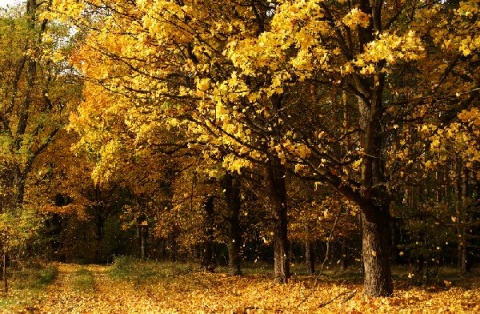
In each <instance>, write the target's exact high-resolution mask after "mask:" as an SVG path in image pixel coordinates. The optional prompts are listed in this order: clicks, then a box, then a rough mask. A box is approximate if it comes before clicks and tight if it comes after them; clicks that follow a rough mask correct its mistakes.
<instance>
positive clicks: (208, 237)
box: [0, 0, 480, 296]
mask: <svg viewBox="0 0 480 314" xmlns="http://www.w3.org/2000/svg"><path fill="white" fill-rule="evenodd" d="M479 12H480V3H479V1H477V0H474V1H414V0H405V1H400V0H399V1H364V0H358V1H313V0H304V1H222V5H218V3H217V2H216V1H149V0H145V1H108V0H103V1H101V0H92V1H67V0H64V1H60V0H54V1H42V2H39V1H34V0H28V1H26V2H25V4H24V5H22V6H18V7H11V8H9V9H2V11H1V16H0V45H1V48H0V54H2V56H1V57H0V67H1V75H0V80H1V81H2V85H1V90H0V92H1V100H0V107H1V108H0V146H1V150H0V170H1V176H0V186H1V190H0V191H1V192H0V215H1V219H0V236H1V242H0V243H1V246H0V249H1V252H2V256H3V260H4V263H3V264H2V265H3V266H2V269H3V276H4V279H6V278H7V275H6V270H7V267H8V266H10V265H11V266H12V267H15V265H18V263H21V262H22V261H26V260H32V259H40V260H45V261H61V262H75V263H110V262H112V261H113V260H114V258H115V257H116V256H121V255H133V256H138V257H140V258H148V259H153V260H171V261H195V262H198V263H199V264H200V265H201V266H202V268H203V269H204V270H206V271H214V270H215V268H216V267H218V266H221V265H228V267H229V270H230V272H231V273H232V274H236V275H238V274H241V273H242V264H245V263H247V264H248V263H251V262H265V263H267V264H271V265H273V271H272V272H273V278H274V279H275V281H276V282H278V283H287V282H288V280H289V278H290V277H291V271H290V267H291V265H292V264H294V263H305V264H306V265H308V267H307V269H308V271H309V272H311V273H313V272H315V265H317V266H318V265H319V264H322V267H323V266H325V265H327V266H329V267H340V268H341V269H346V268H347V267H356V269H358V270H359V271H361V272H362V273H363V274H364V291H365V294H366V295H368V296H390V295H392V293H393V279H392V272H391V265H392V264H393V265H407V266H408V267H410V268H409V269H410V270H411V271H410V273H411V274H416V276H417V277H416V278H421V279H420V280H427V279H428V278H429V277H431V275H432V273H435V272H436V271H438V269H440V267H442V266H452V267H457V268H458V269H459V270H460V271H461V272H464V273H466V272H469V271H470V270H471V269H472V267H473V266H475V264H476V263H478V262H479V259H480V256H478V236H479V231H480V229H479V220H478V219H479V206H480V198H479V195H478V191H479V190H480V189H479V179H480V176H479V171H478V165H479V163H478V162H479V158H480V154H479V139H480V130H479V126H480V112H479V92H480V84H479V79H480V76H479V74H480V73H479V60H478V50H479V48H480V35H479V34H480V32H479V28H480V24H479V22H478V16H479Z"/></svg>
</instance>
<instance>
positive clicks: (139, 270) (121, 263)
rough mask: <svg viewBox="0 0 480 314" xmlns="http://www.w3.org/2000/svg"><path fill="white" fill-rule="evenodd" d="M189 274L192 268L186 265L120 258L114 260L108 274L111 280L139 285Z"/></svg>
mask: <svg viewBox="0 0 480 314" xmlns="http://www.w3.org/2000/svg"><path fill="white" fill-rule="evenodd" d="M191 272H192V267H191V266H190V265H188V264H180V263H174V262H152V261H142V260H139V259H136V258H133V257H128V256H120V257H117V258H115V261H114V262H113V265H112V266H111V267H110V268H109V271H108V274H109V276H110V277H111V278H112V279H115V280H123V281H132V282H134V283H135V284H139V285H140V284H145V283H154V282H158V281H159V280H162V279H168V278H171V279H173V278H175V277H178V276H180V275H185V274H188V273H191Z"/></svg>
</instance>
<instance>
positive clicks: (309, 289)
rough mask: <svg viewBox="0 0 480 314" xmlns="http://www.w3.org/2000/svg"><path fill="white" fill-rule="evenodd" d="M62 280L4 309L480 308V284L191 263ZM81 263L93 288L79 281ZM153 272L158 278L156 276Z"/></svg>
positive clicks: (71, 274) (66, 275) (69, 272)
mask: <svg viewBox="0 0 480 314" xmlns="http://www.w3.org/2000/svg"><path fill="white" fill-rule="evenodd" d="M58 269H59V275H58V278H57V279H56V281H55V282H54V283H53V284H51V285H50V286H48V288H46V290H45V291H44V292H43V293H40V295H39V296H38V297H37V298H36V299H34V300H31V302H29V304H28V305H27V304H24V303H20V304H17V305H11V306H10V307H9V309H8V310H5V311H4V313H478V312H480V285H478V284H474V285H471V286H470V287H468V288H461V287H455V286H453V285H450V286H443V287H442V288H439V289H436V290H431V289H430V290H429V289H425V288H420V287H406V288H399V289H397V290H396V292H395V295H394V296H393V297H390V298H368V297H366V296H364V295H363V291H362V287H361V285H360V284H348V283H338V282H335V281H332V280H329V279H328V278H322V277H317V278H315V277H295V278H293V279H292V280H291V282H290V283H289V284H287V285H278V284H274V283H273V282H272V280H271V278H269V277H268V276H264V275H246V276H242V277H239V276H230V275H226V274H222V273H214V274H210V273H202V272H195V271H192V272H190V273H180V274H178V275H173V276H166V277H162V278H155V280H145V281H141V282H139V281H135V280H119V279H112V277H111V276H109V274H108V269H109V268H108V267H107V266H98V265H89V266H79V265H71V264H59V265H58ZM79 269H86V270H88V271H90V272H91V273H92V274H93V276H94V288H93V289H85V290H81V289H78V288H75V284H74V283H75V280H76V276H77V274H78V270H79ZM151 279H154V277H152V278H151Z"/></svg>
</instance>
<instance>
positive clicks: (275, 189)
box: [267, 162, 290, 283]
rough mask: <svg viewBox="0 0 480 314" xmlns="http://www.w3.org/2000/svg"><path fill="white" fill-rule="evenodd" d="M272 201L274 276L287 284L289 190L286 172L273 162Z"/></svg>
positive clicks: (288, 274)
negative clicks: (286, 182)
mask: <svg viewBox="0 0 480 314" xmlns="http://www.w3.org/2000/svg"><path fill="white" fill-rule="evenodd" d="M267 172H268V174H267V179H268V183H269V190H270V201H271V206H272V209H273V214H274V218H275V219H274V228H273V259H274V262H273V263H274V276H275V281H276V282H278V283H287V281H288V279H289V278H290V259H289V255H288V234H287V232H288V228H287V223H288V220H287V189H286V184H285V170H284V169H283V167H282V166H281V165H280V163H279V162H278V163H275V162H273V165H270V167H269V168H268V169H267Z"/></svg>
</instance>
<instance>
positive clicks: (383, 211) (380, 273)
mask: <svg viewBox="0 0 480 314" xmlns="http://www.w3.org/2000/svg"><path fill="white" fill-rule="evenodd" d="M362 222H363V237H362V245H363V247H362V253H363V264H364V268H365V280H364V287H365V294H366V295H368V296H372V297H380V296H391V295H392V294H393V281H392V276H391V269H390V242H389V222H390V213H389V210H388V208H379V207H374V206H369V207H364V208H362Z"/></svg>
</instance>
